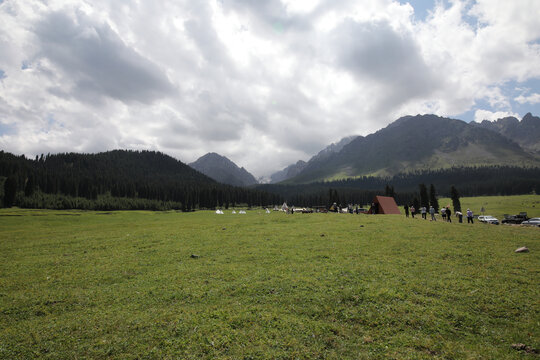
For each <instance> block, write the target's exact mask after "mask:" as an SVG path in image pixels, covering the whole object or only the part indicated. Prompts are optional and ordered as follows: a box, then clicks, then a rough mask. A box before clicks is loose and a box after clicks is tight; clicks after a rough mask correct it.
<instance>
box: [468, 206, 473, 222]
mask: <svg viewBox="0 0 540 360" xmlns="http://www.w3.org/2000/svg"><path fill="white" fill-rule="evenodd" d="M469 223H471V224H474V223H473V213H472V211H471V209H467V224H469Z"/></svg>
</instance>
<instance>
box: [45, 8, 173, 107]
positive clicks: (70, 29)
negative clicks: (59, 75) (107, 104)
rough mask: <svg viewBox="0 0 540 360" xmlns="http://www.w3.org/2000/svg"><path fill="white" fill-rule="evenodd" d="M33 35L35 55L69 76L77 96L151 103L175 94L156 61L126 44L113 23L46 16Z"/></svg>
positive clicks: (79, 16) (81, 17) (79, 15)
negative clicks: (36, 50)
mask: <svg viewBox="0 0 540 360" xmlns="http://www.w3.org/2000/svg"><path fill="white" fill-rule="evenodd" d="M35 34H36V36H37V38H38V40H39V45H40V46H41V50H40V52H39V53H38V54H37V57H38V58H40V57H44V58H46V59H48V60H50V61H51V63H52V65H53V69H52V71H55V70H56V69H58V68H59V69H61V71H62V72H63V73H64V74H66V75H68V77H69V81H70V82H72V83H73V88H72V89H70V93H71V94H72V95H73V96H77V97H79V98H81V99H85V98H89V97H92V96H94V97H95V96H97V97H102V96H108V97H111V98H113V99H117V100H120V101H124V102H131V101H138V102H142V103H151V102H153V101H155V100H156V99H159V98H162V97H165V96H169V95H172V94H173V92H174V87H173V86H172V84H171V83H170V82H169V80H168V79H167V76H166V75H165V74H164V72H163V70H161V69H159V67H158V66H157V65H156V64H154V63H152V62H151V61H150V60H148V59H147V58H145V57H144V56H142V55H141V54H139V53H138V52H136V51H135V50H133V49H132V48H130V47H128V46H127V45H126V44H125V43H124V42H123V41H122V40H121V39H120V38H119V37H118V35H117V34H116V33H115V32H114V31H113V30H112V29H111V28H110V26H108V25H107V24H104V23H97V22H96V21H93V20H92V19H90V18H88V17H87V16H86V15H84V14H82V13H80V12H76V13H75V14H73V17H71V16H69V15H68V14H66V13H62V12H53V13H51V14H48V15H47V16H46V17H45V18H44V19H43V20H42V21H40V22H39V23H37V24H36V26H35Z"/></svg>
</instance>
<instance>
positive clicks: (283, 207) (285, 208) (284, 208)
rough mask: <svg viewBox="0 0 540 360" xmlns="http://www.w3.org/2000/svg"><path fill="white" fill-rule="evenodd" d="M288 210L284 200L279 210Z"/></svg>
mask: <svg viewBox="0 0 540 360" xmlns="http://www.w3.org/2000/svg"><path fill="white" fill-rule="evenodd" d="M287 210H289V207H288V206H287V203H286V202H284V203H283V205H282V206H281V211H287Z"/></svg>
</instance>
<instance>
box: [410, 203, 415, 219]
mask: <svg viewBox="0 0 540 360" xmlns="http://www.w3.org/2000/svg"><path fill="white" fill-rule="evenodd" d="M415 211H416V209H415V208H414V205H411V216H412V218H413V219H414V212H415Z"/></svg>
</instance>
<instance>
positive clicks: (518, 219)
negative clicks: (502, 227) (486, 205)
mask: <svg viewBox="0 0 540 360" xmlns="http://www.w3.org/2000/svg"><path fill="white" fill-rule="evenodd" d="M525 220H529V218H528V217H527V213H526V212H520V213H519V214H518V215H508V214H504V219H503V221H501V223H503V224H521V223H522V222H523V221H525Z"/></svg>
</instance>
